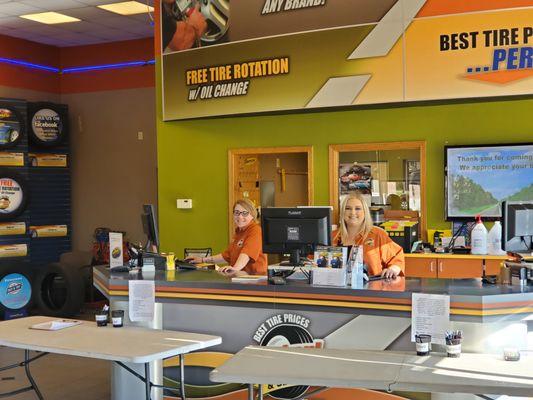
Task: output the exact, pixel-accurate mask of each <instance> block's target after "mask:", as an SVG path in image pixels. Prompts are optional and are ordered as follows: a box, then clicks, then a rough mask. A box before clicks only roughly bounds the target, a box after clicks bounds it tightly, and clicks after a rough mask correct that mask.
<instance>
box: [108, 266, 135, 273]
mask: <svg viewBox="0 0 533 400" xmlns="http://www.w3.org/2000/svg"><path fill="white" fill-rule="evenodd" d="M109 270H110V271H111V272H129V271H130V267H128V266H127V265H122V266H119V267H113V268H109Z"/></svg>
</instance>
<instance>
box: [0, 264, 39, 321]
mask: <svg viewBox="0 0 533 400" xmlns="http://www.w3.org/2000/svg"><path fill="white" fill-rule="evenodd" d="M9 274H20V275H22V276H24V277H25V278H26V279H27V280H28V282H30V285H32V287H31V297H30V300H29V301H28V303H26V304H25V305H24V306H23V307H22V308H26V309H30V308H31V306H32V301H33V297H34V291H33V283H32V280H33V273H32V270H31V268H28V264H27V263H22V262H19V261H10V262H9V261H3V262H2V263H1V264H0V280H2V278H4V277H5V276H7V275H9ZM5 309H6V307H4V305H3V304H2V303H0V311H3V310H5ZM0 314H2V313H1V312H0ZM1 317H2V316H1V315H0V318H1Z"/></svg>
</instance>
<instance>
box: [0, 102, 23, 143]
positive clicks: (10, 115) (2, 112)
mask: <svg viewBox="0 0 533 400" xmlns="http://www.w3.org/2000/svg"><path fill="white" fill-rule="evenodd" d="M22 129H23V127H22V123H21V119H20V116H19V115H18V113H17V112H16V111H15V110H12V109H11V108H7V107H2V106H1V105H0V149H7V148H10V147H14V146H15V145H16V144H17V143H18V142H19V141H20V138H21V137H22Z"/></svg>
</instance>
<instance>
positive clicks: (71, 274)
mask: <svg viewBox="0 0 533 400" xmlns="http://www.w3.org/2000/svg"><path fill="white" fill-rule="evenodd" d="M33 293H34V299H35V304H36V305H37V307H39V310H40V312H41V313H42V314H43V315H49V316H52V317H72V316H74V315H76V314H78V313H79V312H80V309H81V306H82V304H83V299H84V296H85V288H84V285H83V276H82V271H80V269H79V268H73V267H72V266H69V265H63V264H59V263H52V264H48V265H45V266H43V267H41V268H40V270H39V271H38V272H37V276H36V277H35V281H34V284H33Z"/></svg>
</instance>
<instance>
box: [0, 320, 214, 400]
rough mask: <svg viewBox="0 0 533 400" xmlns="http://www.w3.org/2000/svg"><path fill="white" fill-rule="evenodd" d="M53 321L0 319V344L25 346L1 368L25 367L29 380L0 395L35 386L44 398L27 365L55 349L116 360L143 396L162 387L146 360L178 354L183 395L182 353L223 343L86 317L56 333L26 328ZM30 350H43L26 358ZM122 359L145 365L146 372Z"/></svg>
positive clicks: (68, 353) (13, 393) (195, 336)
mask: <svg viewBox="0 0 533 400" xmlns="http://www.w3.org/2000/svg"><path fill="white" fill-rule="evenodd" d="M55 319H57V318H50V317H28V318H20V319H14V320H10V321H3V322H0V345H3V346H8V347H13V348H17V349H23V350H24V361H22V362H20V363H17V364H13V365H8V366H4V367H2V368H0V371H3V370H7V369H11V368H16V367H24V369H25V371H26V375H27V377H28V380H29V381H30V386H28V387H24V388H21V389H17V390H15V391H12V392H9V393H0V398H2V397H7V396H11V395H15V394H19V393H22V392H26V391H29V390H34V391H35V393H36V394H37V396H38V397H39V399H43V396H42V394H41V392H40V391H39V388H38V387H37V385H36V383H35V380H34V379H33V377H32V375H31V373H30V369H29V364H30V363H31V362H33V361H35V360H37V359H39V358H41V357H42V356H44V355H46V354H48V353H56V354H64V355H71V356H79V357H89V358H97V359H102V360H109V361H114V362H115V363H117V364H118V365H120V366H121V367H123V368H125V369H126V370H127V371H129V372H130V373H132V374H133V375H135V376H136V377H137V378H139V379H140V380H141V381H143V382H144V384H145V390H146V399H147V400H150V398H151V391H152V388H153V387H157V388H165V387H164V386H162V385H156V384H154V383H152V382H151V381H150V364H149V363H150V362H152V361H155V360H163V359H165V358H168V357H174V356H179V357H180V394H181V397H182V399H185V390H184V389H185V384H184V380H185V374H184V362H183V361H184V360H183V355H184V354H185V353H189V352H191V351H195V350H199V349H204V348H206V347H210V346H215V345H217V344H220V343H221V342H222V338H220V337H219V336H210V335H202V334H196V333H188V332H176V331H164V330H155V329H146V328H133V327H121V328H114V327H113V326H112V325H108V326H106V327H97V326H96V322H89V321H83V322H82V324H80V325H76V326H73V327H70V328H66V329H62V330H57V331H45V330H36V329H30V326H32V325H35V324H38V323H42V322H47V321H53V320H55ZM31 350H34V351H39V352H42V353H41V354H38V355H36V356H34V357H30V351H31ZM124 363H134V364H144V367H145V368H144V369H145V376H142V375H140V374H138V373H137V372H135V371H133V370H132V369H131V368H129V367H128V366H127V365H125V364H124Z"/></svg>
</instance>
